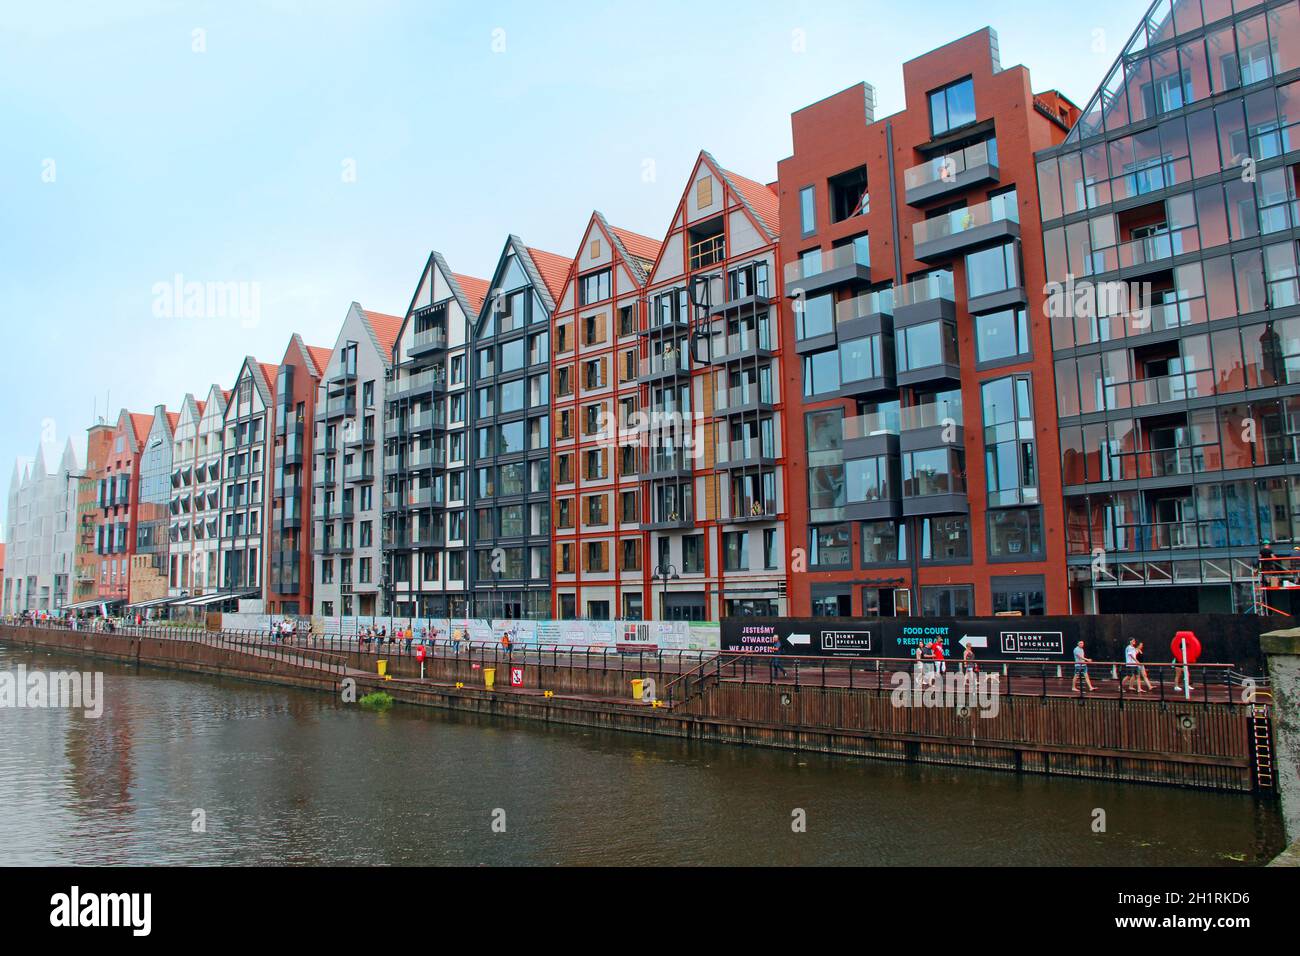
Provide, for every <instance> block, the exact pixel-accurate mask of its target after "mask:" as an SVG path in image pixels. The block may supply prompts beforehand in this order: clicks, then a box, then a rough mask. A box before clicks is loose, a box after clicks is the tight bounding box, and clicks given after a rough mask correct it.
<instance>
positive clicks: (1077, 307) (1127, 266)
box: [1038, 0, 1300, 611]
mask: <svg viewBox="0 0 1300 956" xmlns="http://www.w3.org/2000/svg"><path fill="white" fill-rule="evenodd" d="M1298 124H1300V3H1297V2H1296V0H1285V2H1261V0H1173V2H1171V0H1160V2H1157V3H1154V4H1152V6H1151V8H1150V10H1149V12H1148V14H1147V16H1146V17H1145V18H1144V19H1143V21H1142V23H1141V24H1140V25H1139V27H1138V29H1137V31H1136V32H1135V33H1134V34H1133V36H1132V38H1131V39H1130V41H1129V42H1128V44H1127V45H1126V47H1125V49H1124V52H1123V53H1122V55H1121V56H1120V58H1119V60H1118V61H1117V63H1116V64H1115V66H1114V68H1113V69H1112V71H1111V73H1110V75H1109V76H1108V77H1107V78H1106V81H1105V82H1104V83H1103V85H1102V87H1101V88H1100V90H1098V92H1097V94H1096V95H1095V96H1094V97H1093V99H1092V101H1091V102H1090V103H1089V105H1088V107H1087V108H1086V109H1085V110H1084V112H1083V115H1082V118H1081V119H1080V121H1079V122H1078V124H1077V125H1076V126H1075V128H1074V129H1073V130H1072V132H1071V134H1070V136H1069V138H1068V139H1067V140H1066V142H1065V143H1064V144H1062V145H1061V146H1059V147H1057V148H1054V149H1051V150H1048V151H1045V152H1042V153H1040V154H1039V157H1038V195H1039V201H1040V204H1041V207H1042V215H1043V220H1044V231H1043V246H1044V255H1045V259H1046V263H1047V275H1048V280H1049V302H1048V305H1049V312H1048V317H1049V318H1050V322H1051V329H1052V348H1053V355H1054V362H1055V372H1056V387H1057V409H1058V415H1059V427H1060V447H1061V462H1060V468H1061V472H1062V476H1063V482H1064V486H1065V488H1064V493H1065V500H1066V527H1067V549H1068V555H1069V557H1068V560H1069V565H1070V578H1071V591H1072V596H1073V598H1074V604H1075V607H1074V610H1076V611H1099V610H1100V611H1110V610H1115V611H1118V610H1141V609H1143V608H1144V606H1148V605H1149V601H1150V596H1149V593H1148V592H1145V591H1143V590H1142V589H1144V588H1147V587H1150V586H1160V587H1161V588H1163V589H1164V592H1163V597H1162V603H1164V604H1165V606H1167V607H1170V608H1171V609H1173V608H1182V609H1186V610H1201V611H1228V610H1238V611H1240V610H1244V609H1247V608H1249V607H1251V606H1252V602H1253V601H1254V600H1255V598H1256V597H1257V595H1255V594H1254V592H1253V587H1252V575H1253V573H1254V568H1255V559H1256V556H1257V554H1258V551H1259V549H1260V547H1261V545H1262V544H1263V543H1264V542H1271V546H1272V548H1273V550H1274V551H1275V553H1279V554H1288V555H1289V554H1290V553H1292V550H1293V548H1296V547H1297V546H1300V484H1298V482H1300V441H1297V438H1300V281H1298V274H1297V237H1298V236H1300V206H1298V205H1297V202H1296V192H1297V181H1298V177H1300V126H1298ZM1053 464H1055V463H1053ZM1295 553H1297V554H1300V551H1296V552H1295Z"/></svg>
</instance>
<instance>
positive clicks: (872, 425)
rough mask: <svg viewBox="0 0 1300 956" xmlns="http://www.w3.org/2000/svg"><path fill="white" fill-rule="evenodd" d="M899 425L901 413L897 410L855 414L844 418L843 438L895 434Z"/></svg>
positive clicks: (899, 427) (899, 428)
mask: <svg viewBox="0 0 1300 956" xmlns="http://www.w3.org/2000/svg"><path fill="white" fill-rule="evenodd" d="M923 407H924V406H923ZM901 427H902V426H901V414H900V412H899V411H889V412H875V413H874V414H871V415H855V416H853V417H852V418H846V419H844V440H845V441H849V440H851V439H854V438H872V437H874V436H876V435H897V434H898V433H899V431H900V430H901Z"/></svg>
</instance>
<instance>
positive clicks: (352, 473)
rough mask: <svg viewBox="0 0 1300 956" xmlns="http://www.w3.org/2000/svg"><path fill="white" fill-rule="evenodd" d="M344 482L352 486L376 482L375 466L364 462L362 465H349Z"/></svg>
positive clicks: (344, 475) (344, 472) (344, 473)
mask: <svg viewBox="0 0 1300 956" xmlns="http://www.w3.org/2000/svg"><path fill="white" fill-rule="evenodd" d="M343 480H344V481H345V482H347V483H348V484H351V485H363V484H368V483H370V482H372V481H374V480H375V466H374V463H373V462H369V463H366V462H363V463H360V464H352V465H349V466H348V467H347V468H346V469H344V471H343Z"/></svg>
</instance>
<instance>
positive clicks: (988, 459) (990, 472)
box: [981, 375, 1038, 507]
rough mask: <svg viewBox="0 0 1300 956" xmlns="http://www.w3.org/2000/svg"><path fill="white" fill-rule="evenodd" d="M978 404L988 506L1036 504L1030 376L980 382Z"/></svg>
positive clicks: (1036, 475)
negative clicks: (981, 412)
mask: <svg viewBox="0 0 1300 956" xmlns="http://www.w3.org/2000/svg"><path fill="white" fill-rule="evenodd" d="M981 401H982V404H983V412H984V467H985V472H986V475H985V479H986V482H987V484H988V493H989V505H990V506H991V507H997V506H999V505H1016V504H1033V503H1035V502H1037V501H1038V458H1037V455H1036V453H1035V444H1034V407H1033V401H1032V399H1031V398H1030V379H1029V376H1027V375H1015V376H1008V377H1006V378H999V379H994V380H993V381H990V382H985V383H983V385H982V386H981Z"/></svg>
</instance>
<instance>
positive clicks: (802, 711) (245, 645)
mask: <svg viewBox="0 0 1300 956" xmlns="http://www.w3.org/2000/svg"><path fill="white" fill-rule="evenodd" d="M0 641H3V642H6V643H12V644H15V645H18V646H25V647H29V648H32V649H44V650H48V651H54V652H60V653H71V654H82V655H86V656H90V657H102V658H107V659H112V660H119V661H125V662H129V663H135V664H137V665H140V666H153V667H164V668H171V669H178V670H189V671H192V672H198V673H205V674H209V675H213V676H218V677H238V678H241V679H250V680H261V681H269V682H275V683H284V684H289V685H293V686H299V687H308V688H313V689H317V690H324V691H329V692H331V693H338V692H339V691H340V688H341V687H343V686H344V685H345V684H346V685H348V686H349V687H350V688H351V690H353V691H354V692H355V696H354V697H353V698H352V699H354V700H355V699H359V697H360V696H362V695H364V694H366V693H369V692H371V691H375V690H383V691H385V692H387V693H389V694H390V695H391V696H392V697H394V698H395V699H396V700H397V701H398V702H401V703H405V704H412V705H418V706H428V707H438V708H443V709H452V710H464V711H470V712H475V713H484V714H495V715H499V716H507V717H517V718H521V719H530V720H542V721H546V722H550V723H557V724H569V725H575V726H588V727H591V726H598V727H606V728H612V729H622V730H629V731H633V732H638V733H651V734H662V735H670V736H678V737H688V738H692V739H702V740H717V741H722V742H728V743H742V744H747V745H758V746H771V747H779V748H785V749H799V750H818V751H822V752H828V753H844V754H851V755H859V756H872V757H880V758H884V759H894V760H909V761H917V762H935V763H952V764H959V765H967V766H984V767H995V768H1001V769H1009V770H1019V771H1030V772H1041V773H1063V774H1068V775H1074V776H1096V777H1102V778H1108V779H1122V780H1140V781H1149V782H1161V783H1176V784H1180V785H1186V786H1198V787H1210V788H1215V789H1231V790H1252V789H1256V788H1257V783H1258V776H1257V770H1258V768H1257V767H1256V764H1255V760H1254V756H1253V753H1252V750H1251V734H1252V721H1257V720H1258V719H1259V711H1260V709H1261V707H1263V709H1264V710H1265V711H1266V710H1267V704H1266V702H1265V703H1263V704H1260V703H1258V702H1256V701H1257V700H1258V699H1259V698H1258V697H1252V694H1255V695H1257V694H1258V692H1259V691H1260V690H1261V689H1262V688H1261V685H1259V684H1258V682H1257V681H1256V680H1255V679H1254V678H1250V677H1247V676H1245V675H1243V674H1239V673H1237V672H1236V671H1234V670H1233V669H1232V668H1231V667H1230V666H1228V665H1201V666H1197V665H1193V666H1192V667H1191V668H1190V673H1191V677H1192V681H1191V691H1190V694H1189V693H1188V692H1187V691H1186V690H1185V689H1180V688H1186V686H1187V685H1186V684H1185V683H1182V681H1183V680H1184V678H1183V677H1182V668H1178V669H1177V674H1176V673H1175V669H1174V668H1172V667H1171V666H1169V665H1148V673H1149V675H1150V679H1151V685H1152V686H1151V690H1149V691H1147V692H1145V693H1143V694H1138V693H1136V692H1135V691H1133V690H1131V689H1129V688H1127V687H1125V686H1124V684H1123V683H1122V681H1121V680H1120V679H1119V677H1120V675H1122V673H1123V670H1122V665H1119V664H1114V663H1110V662H1095V663H1093V664H1090V665H1089V670H1090V674H1091V676H1092V679H1093V682H1094V685H1095V688H1096V689H1095V691H1093V692H1087V691H1085V690H1084V689H1083V688H1082V686H1081V688H1080V691H1079V692H1077V693H1076V692H1075V691H1074V690H1073V688H1072V686H1071V681H1072V666H1071V665H1069V664H1058V663H1056V662H1050V663H1043V662H1025V661H999V660H981V661H980V662H979V668H980V670H979V672H978V674H977V675H975V679H973V680H972V681H971V682H970V684H968V685H967V688H968V690H969V693H968V694H967V696H966V697H965V698H964V699H963V700H959V701H953V700H951V699H950V698H949V697H947V696H946V695H945V694H944V693H942V691H944V690H946V689H948V688H951V687H952V686H953V685H957V686H958V688H960V686H961V685H960V682H959V681H958V678H959V676H960V675H958V674H956V673H952V671H955V670H956V669H957V668H958V666H959V665H958V664H956V663H950V664H949V665H948V666H949V669H950V673H948V674H947V675H944V677H945V679H944V680H943V681H941V682H935V683H931V682H930V681H929V680H926V681H922V682H921V684H920V685H919V687H918V685H917V684H915V683H913V682H912V681H908V680H907V678H909V677H914V676H915V675H916V673H917V671H916V663H915V662H914V661H899V660H889V659H883V658H874V659H873V658H816V659H813V658H781V659H779V661H777V662H776V663H778V664H779V665H780V668H784V672H782V671H781V670H780V669H779V668H778V667H776V666H774V660H773V659H772V658H770V657H765V656H758V655H738V654H734V653H722V654H719V653H700V652H693V651H674V650H658V649H656V650H646V649H636V650H633V649H624V650H618V649H615V648H601V649H597V648H581V649H579V648H572V647H567V648H566V647H544V648H538V647H527V648H522V647H512V648H509V649H506V648H504V647H500V646H493V645H481V644H480V645H465V644H464V643H462V644H459V645H448V644H434V645H426V646H423V659H421V645H419V644H417V643H415V642H412V643H411V645H410V646H409V647H408V646H407V644H406V643H405V642H404V641H392V642H387V643H385V644H384V646H382V647H378V646H374V645H373V644H372V645H371V646H369V647H366V646H365V645H364V644H361V643H359V642H356V641H354V640H343V639H340V638H333V639H331V638H325V637H317V638H315V639H314V640H313V639H312V638H308V637H303V638H302V639H299V640H297V641H285V640H281V639H278V638H272V637H271V636H270V635H268V634H266V633H251V632H205V631H202V630H198V629H187V628H159V627H152V628H151V627H141V628H135V627H121V628H117V629H115V630H114V631H112V632H108V631H102V630H71V629H69V628H68V627H66V626H63V625H62V623H55V622H42V623H40V624H37V625H25V626H15V625H6V626H0ZM380 661H383V670H384V673H383V674H380V664H379V662H380ZM489 672H490V673H489ZM489 678H490V679H489ZM994 678H996V680H994ZM633 681H637V682H639V686H640V687H641V688H642V690H643V694H642V696H641V697H640V698H638V699H634V698H633ZM1252 681H1254V683H1252ZM900 685H901V686H904V687H907V688H910V690H909V693H907V694H904V695H903V696H902V698H901V699H900V697H899V695H898V694H897V693H896V692H895V691H896V688H898V687H899V686H900ZM647 687H650V688H652V689H651V690H650V691H649V692H648V693H646V692H645V691H646V688H647ZM926 688H930V689H931V690H932V692H933V696H934V699H933V700H931V699H930V695H929V694H926V693H924V690H925V689H926ZM912 691H915V693H913V692H912ZM1248 691H1249V692H1251V693H1247V692H1248ZM1265 695H1266V690H1265Z"/></svg>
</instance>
